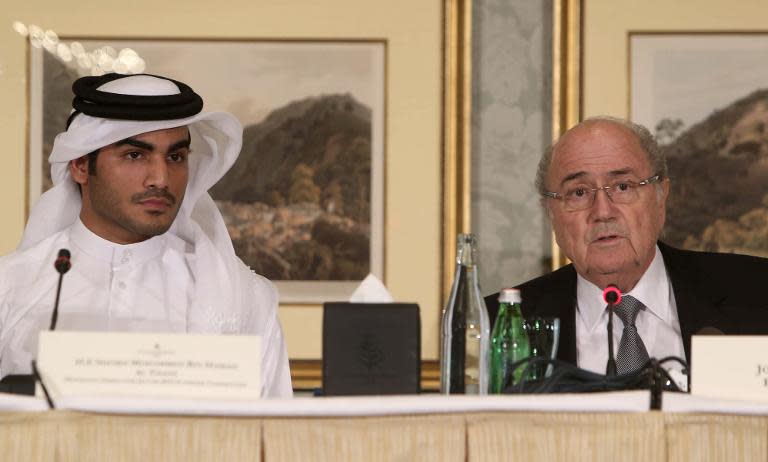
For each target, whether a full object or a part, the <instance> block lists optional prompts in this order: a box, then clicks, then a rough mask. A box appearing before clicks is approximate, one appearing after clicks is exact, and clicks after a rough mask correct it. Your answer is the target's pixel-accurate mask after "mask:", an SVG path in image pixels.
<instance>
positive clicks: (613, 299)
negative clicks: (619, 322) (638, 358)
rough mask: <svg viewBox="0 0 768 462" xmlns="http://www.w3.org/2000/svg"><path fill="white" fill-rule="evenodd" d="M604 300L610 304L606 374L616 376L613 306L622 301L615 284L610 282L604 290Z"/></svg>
mask: <svg viewBox="0 0 768 462" xmlns="http://www.w3.org/2000/svg"><path fill="white" fill-rule="evenodd" d="M603 300H605V303H607V304H608V363H607V364H606V365H605V375H607V376H608V377H615V376H616V357H615V356H614V355H613V307H614V306H616V305H617V304H618V303H619V302H621V291H620V290H619V288H618V287H616V285H615V284H608V287H606V288H605V290H603Z"/></svg>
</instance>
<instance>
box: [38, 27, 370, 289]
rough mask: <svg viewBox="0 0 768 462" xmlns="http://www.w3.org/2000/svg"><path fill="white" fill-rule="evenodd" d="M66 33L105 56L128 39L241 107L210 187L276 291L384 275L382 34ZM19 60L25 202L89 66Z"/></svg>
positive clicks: (41, 186) (168, 68)
mask: <svg viewBox="0 0 768 462" xmlns="http://www.w3.org/2000/svg"><path fill="white" fill-rule="evenodd" d="M63 42H64V43H67V42H69V43H71V42H73V41H72V40H63ZM77 43H78V44H79V45H78V47H79V46H80V45H81V46H82V49H84V50H86V51H87V50H106V51H105V53H106V54H108V55H112V56H115V55H118V54H119V53H120V51H121V50H124V49H130V50H133V51H134V52H135V53H136V54H137V55H138V56H139V57H140V59H141V60H142V61H143V63H145V70H143V72H145V73H149V74H158V75H163V76H168V77H171V78H174V79H176V80H179V81H182V82H184V83H187V84H189V85H190V86H191V87H192V88H193V89H195V91H197V92H198V93H199V94H200V95H201V96H202V97H203V100H204V101H205V108H204V110H206V111H216V110H223V111H228V112H231V113H233V114H234V115H235V116H237V117H238V119H240V121H241V122H242V123H243V126H244V133H243V148H242V152H241V154H240V157H239V158H238V160H237V162H236V163H235V165H234V166H233V167H232V169H231V170H230V171H229V172H228V173H227V175H226V176H225V177H224V178H223V179H222V180H221V181H220V182H219V183H218V184H217V185H216V186H215V187H213V188H212V189H211V191H210V193H211V195H212V197H213V198H214V200H215V201H216V203H217V204H218V206H219V209H220V210H221V211H222V214H223V216H224V219H225V221H226V223H227V227H228V229H229V233H230V236H231V237H232V241H233V244H234V247H235V251H236V253H237V254H238V256H239V257H240V258H242V260H243V261H244V262H245V263H246V264H247V265H249V266H250V267H251V268H252V269H253V270H254V271H256V272H257V273H259V274H262V275H264V276H266V277H267V278H269V279H271V280H272V281H274V282H276V283H277V285H278V288H279V290H280V295H281V302H287V303H318V302H323V301H326V300H343V299H346V298H347V297H348V296H349V294H351V293H352V291H353V290H354V288H355V287H356V286H357V285H358V284H359V283H360V281H361V280H362V279H364V278H365V277H366V276H367V275H368V274H371V273H372V274H374V275H376V276H378V277H379V278H380V279H383V242H384V236H383V232H384V218H383V214H384V191H383V178H384V172H383V169H384V113H385V111H384V84H385V76H384V69H385V66H384V59H385V58H384V56H385V44H384V43H383V42H376V41H370V42H329V41H195V40H183V41H172V40H131V41H128V40H110V41H103V40H77ZM78 49H79V48H78ZM100 52H101V51H100ZM92 61H94V60H92ZM31 63H32V73H31V85H30V87H31V92H32V94H31V95H30V101H31V104H32V110H31V114H32V118H33V121H32V122H31V124H30V182H29V184H30V192H29V195H30V203H31V204H34V200H35V199H36V197H38V196H39V194H40V193H41V192H42V191H44V190H45V189H46V188H48V187H50V176H49V172H48V169H49V166H48V165H47V162H46V161H45V159H47V157H48V155H49V154H50V150H51V147H52V143H53V138H54V137H55V135H56V134H57V133H58V132H60V131H62V130H63V129H64V124H65V121H66V118H67V115H68V112H69V108H70V107H71V106H70V105H71V100H72V93H71V90H70V88H71V85H72V82H73V81H74V79H76V78H77V77H79V76H80V75H83V74H84V73H91V72H94V69H90V70H87V69H85V70H84V69H83V68H82V66H80V67H78V65H77V62H73V61H72V60H70V61H66V60H62V59H61V57H59V56H56V55H55V54H54V53H48V52H45V51H43V50H33V56H32V58H31ZM96 72H99V70H98V69H96ZM192 150H193V152H194V146H192Z"/></svg>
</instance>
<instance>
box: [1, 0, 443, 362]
mask: <svg viewBox="0 0 768 462" xmlns="http://www.w3.org/2000/svg"><path fill="white" fill-rule="evenodd" d="M441 6H442V2H440V1H438V0H434V1H431V2H427V1H423V2H411V1H408V0H389V1H373V0H370V1H369V0H362V1H361V0H323V1H312V0H304V1H301V0H281V1H270V0H234V1H226V2H210V1H200V0H189V1H184V2H173V1H157V0H135V1H128V0H122V1H114V0H100V1H94V0H78V1H75V2H62V1H60V0H55V1H54V0H40V1H34V0H33V1H20V0H10V4H9V2H8V0H6V2H4V3H3V7H2V8H0V101H1V102H2V108H3V110H2V112H1V113H0V139H2V140H3V144H2V146H3V152H2V153H0V210H2V213H3V218H4V220H3V226H2V227H0V253H1V254H4V253H7V252H9V251H11V250H12V249H13V248H14V247H15V246H16V244H17V243H18V240H19V237H20V236H21V232H22V229H23V222H24V215H25V210H24V197H25V193H24V191H25V186H26V184H25V182H26V179H25V178H26V173H25V162H26V161H25V159H26V144H27V142H26V137H27V123H28V121H27V43H26V41H25V39H24V38H22V37H21V36H20V35H18V34H17V33H16V32H15V31H13V29H12V28H11V23H12V22H13V21H15V20H18V21H21V22H23V23H25V24H37V25H39V26H40V27H42V28H44V29H52V30H54V31H55V32H57V33H58V34H59V35H60V36H61V37H67V36H80V37H93V38H101V37H106V38H132V37H134V38H155V37H157V38H161V37H169V38H185V37H188V38H219V39H220V38H237V39H248V38H254V39H257V38H319V39H345V38H351V39H371V38H373V39H385V40H386V41H387V88H386V92H387V94H386V96H387V115H386V131H387V144H386V147H385V156H386V166H385V171H386V183H385V195H386V208H385V221H386V227H385V282H386V284H387V286H388V287H389V288H390V290H391V291H392V293H393V295H394V297H395V298H396V299H397V300H398V301H408V302H410V301H415V302H418V303H419V304H420V305H421V309H422V326H423V333H422V342H423V343H422V349H423V354H424V357H425V358H433V359H434V358H437V345H438V340H437V339H438V337H437V336H438V333H437V325H438V318H439V310H440V307H439V303H440V302H439V300H440V296H441V294H440V293H439V292H440V285H439V283H440V274H439V271H440V262H439V256H440V234H439V233H440V223H441V222H440V220H441V196H440V184H441V146H440V143H441V128H440V127H441V95H442V89H441V76H442V67H441V66H442V61H441V59H442V56H441V42H442V8H441ZM149 71H151V69H149ZM224 71H226V70H224ZM225 74H226V72H224V75H225ZM223 83H224V84H225V82H223ZM203 96H205V95H203ZM281 317H282V319H283V322H284V324H285V329H286V335H287V338H288V347H289V352H290V355H291V357H295V358H319V357H320V330H319V328H320V323H319V320H320V319H321V312H320V309H319V308H317V307H313V306H305V307H282V308H281Z"/></svg>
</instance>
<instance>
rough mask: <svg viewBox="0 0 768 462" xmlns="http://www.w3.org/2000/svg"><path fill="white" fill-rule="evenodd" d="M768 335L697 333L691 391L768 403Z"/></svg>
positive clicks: (721, 397)
mask: <svg viewBox="0 0 768 462" xmlns="http://www.w3.org/2000/svg"><path fill="white" fill-rule="evenodd" d="M766 350H768V336H757V335H694V336H693V337H692V340H691V394H693V395H696V396H703V397H709V398H719V399H726V400H727V399H742V400H748V401H766V402H768V359H766V356H765V352H766Z"/></svg>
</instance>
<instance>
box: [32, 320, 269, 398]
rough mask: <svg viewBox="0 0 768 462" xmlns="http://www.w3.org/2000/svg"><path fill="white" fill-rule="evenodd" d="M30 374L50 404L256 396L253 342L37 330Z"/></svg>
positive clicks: (257, 352) (257, 359)
mask: <svg viewBox="0 0 768 462" xmlns="http://www.w3.org/2000/svg"><path fill="white" fill-rule="evenodd" d="M37 369H38V372H39V373H40V376H41V377H42V379H43V381H44V383H45V385H46V387H47V389H48V392H49V393H50V394H51V397H52V398H53V399H54V400H55V399H56V398H57V397H69V396H126V397H143V398H182V399H184V398H188V399H198V398H201V399H224V400H226V399H258V398H259V397H260V395H261V381H260V379H261V378H260V372H261V371H260V369H261V338H260V337H256V336H240V335H190V334H159V333H122V332H120V333H118V332H71V331H69V332H68V331H59V332H47V331H46V332H41V333H40V339H39V345H38V357H37Z"/></svg>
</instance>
